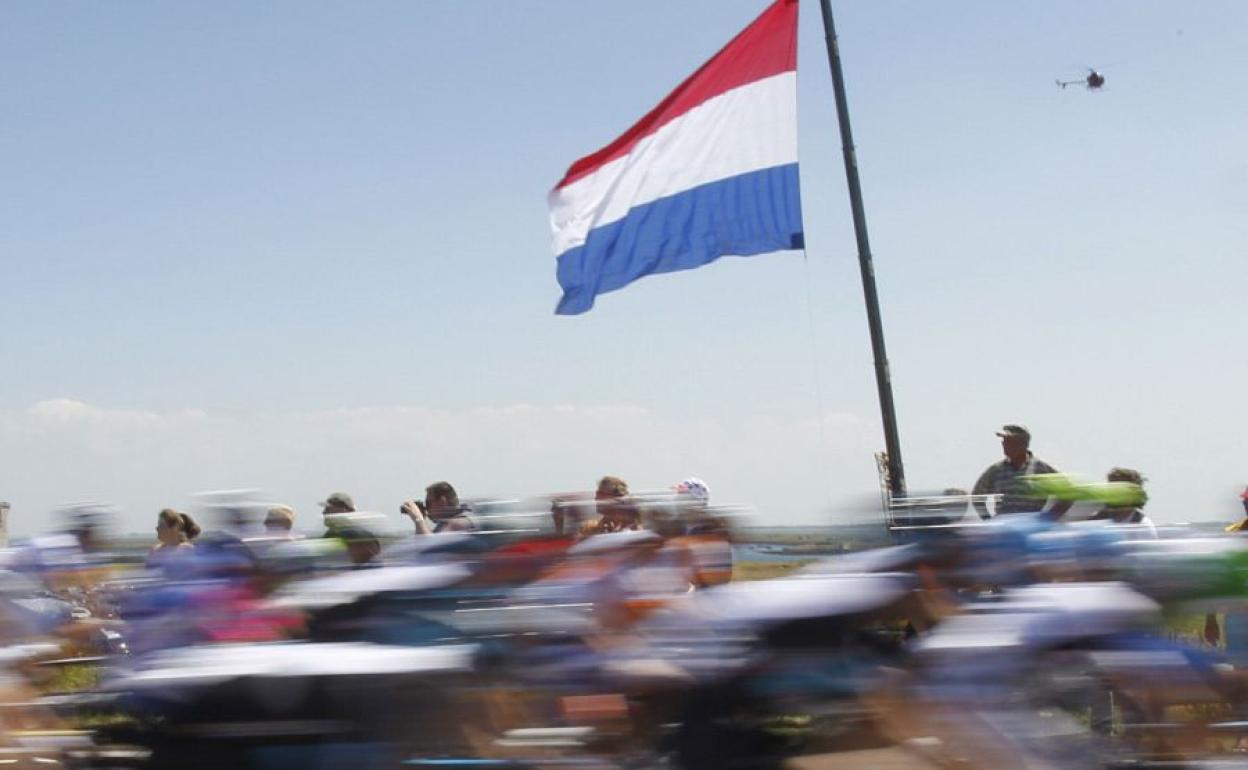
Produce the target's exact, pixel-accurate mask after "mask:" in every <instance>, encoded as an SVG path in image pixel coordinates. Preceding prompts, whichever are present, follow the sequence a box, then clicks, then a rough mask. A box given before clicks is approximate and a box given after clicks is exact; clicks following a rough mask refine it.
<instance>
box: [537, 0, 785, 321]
mask: <svg viewBox="0 0 1248 770" xmlns="http://www.w3.org/2000/svg"><path fill="white" fill-rule="evenodd" d="M549 202H550V224H551V231H552V236H553V242H554V250H555V254H556V255H558V270H557V274H558V278H559V285H560V286H561V287H562V288H563V298H562V299H561V300H560V301H559V306H558V307H557V308H556V309H555V312H556V313H560V314H564V315H575V314H577V313H584V312H585V311H587V310H589V309H590V308H591V307H593V305H594V298H595V297H596V296H598V295H599V294H605V293H606V292H609V291H615V290H616V289H619V288H622V287H624V286H626V285H628V284H629V283H632V282H633V281H635V280H637V279H638V278H640V277H642V276H645V275H652V274H655V273H670V272H673V271H675V270H688V269H690V268H694V267H699V266H701V265H705V264H708V263H710V262H713V261H715V260H716V259H718V258H719V257H721V256H724V255H730V254H731V255H738V256H750V255H754V254H763V253H766V252H771V251H779V250H782V249H800V248H802V246H803V237H802V211H801V198H800V193H799V189H798V175H797V0H776V2H775V3H773V4H772V5H771V6H770V7H768V8H767V10H765V11H764V12H763V13H762V15H761V16H759V17H758V18H757V19H756V20H755V21H754V22H753V23H752V24H750V26H748V27H746V28H745V30H743V31H742V32H741V33H740V34H739V35H737V36H736V37H735V38H733V40H732V41H731V42H730V43H728V45H726V46H725V47H724V48H723V50H721V51H720V52H719V53H717V54H716V55H715V56H714V57H712V58H711V60H710V61H708V62H707V63H706V64H703V65H702V67H701V68H700V69H699V70H698V71H697V72H695V73H694V74H693V75H692V76H691V77H689V79H688V80H686V81H685V82H684V83H681V84H680V86H679V87H677V88H676V90H675V91H673V92H672V93H671V94H670V95H668V97H667V98H666V99H664V100H663V101H662V102H661V103H660V104H659V106H657V107H655V108H654V109H653V110H651V111H650V113H649V114H648V115H646V116H645V117H644V118H642V119H641V120H640V121H638V122H637V124H636V125H634V126H633V127H632V128H630V129H629V130H628V131H626V132H624V134H623V135H622V136H620V137H619V138H618V139H616V140H615V141H614V142H612V143H611V144H609V145H607V146H606V147H603V148H602V149H601V150H599V151H597V152H595V153H594V154H592V155H588V156H586V157H584V158H581V159H580V160H578V161H577V162H575V163H573V164H572V166H571V167H570V168H569V169H568V171H567V173H566V174H565V175H564V177H563V179H562V180H561V181H560V182H559V184H558V185H556V186H555V189H554V190H552V191H551V193H550V199H549Z"/></svg>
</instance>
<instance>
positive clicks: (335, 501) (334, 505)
mask: <svg viewBox="0 0 1248 770" xmlns="http://www.w3.org/2000/svg"><path fill="white" fill-rule="evenodd" d="M318 505H320V506H321V515H322V516H324V517H325V535H324V536H325V537H335V534H334V528H335V526H336V525H335V523H334V522H335V521H336V518H337V517H338V514H343V513H355V501H354V500H352V499H351V495H348V494H347V493H346V492H335V493H333V494H332V495H330V496H329V497H327V498H325V500H324V501H322V502H320V503H318Z"/></svg>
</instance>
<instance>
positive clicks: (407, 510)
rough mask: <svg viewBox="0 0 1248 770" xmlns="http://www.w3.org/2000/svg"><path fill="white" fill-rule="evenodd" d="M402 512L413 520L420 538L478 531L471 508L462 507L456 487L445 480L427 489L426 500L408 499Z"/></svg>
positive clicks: (400, 510)
mask: <svg viewBox="0 0 1248 770" xmlns="http://www.w3.org/2000/svg"><path fill="white" fill-rule="evenodd" d="M399 513H402V514H403V515H404V516H406V517H408V518H409V519H411V520H412V523H413V524H415V525H416V534H417V535H437V534H440V533H442V532H473V531H475V530H476V528H477V524H476V522H475V521H473V520H472V516H471V515H470V509H469V508H468V506H466V505H461V504H460V502H459V495H458V494H457V493H456V492H455V487H453V486H451V485H450V484H449V483H448V482H445V481H439V482H437V483H435V484H430V485H429V486H427V487H425V499H424V501H423V502H422V501H420V500H408V501H407V502H405V503H403V505H401V506H399Z"/></svg>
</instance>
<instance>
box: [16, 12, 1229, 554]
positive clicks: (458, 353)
mask: <svg viewBox="0 0 1248 770" xmlns="http://www.w3.org/2000/svg"><path fill="white" fill-rule="evenodd" d="M763 5H764V4H763V3H762V2H759V1H758V0H681V1H680V2H670V0H667V1H663V2H660V1H659V0H637V2H632V3H606V2H563V1H559V0H541V1H537V0H534V1H533V2H484V1H482V2H473V1H471V0H460V1H458V2H453V3H446V2H443V3H435V2H414V1H413V2H375V3H367V4H357V3H322V2H311V3H308V2H299V3H295V2H275V3H266V4H262V5H257V4H254V3H244V2H213V3H176V4H175V3H155V2H134V3H126V4H99V3H85V2H79V3H36V2H14V3H6V4H4V5H3V6H0V99H3V103H4V105H5V107H4V111H5V118H4V120H2V121H0V167H2V168H3V169H4V173H3V175H0V286H2V287H3V298H4V306H3V319H4V320H3V327H0V328H3V332H2V333H0V355H2V356H3V359H4V361H5V362H6V366H5V369H6V375H5V379H4V387H3V388H0V443H2V444H3V446H2V447H0V499H6V498H7V499H9V500H10V501H11V502H12V503H13V506H14V517H15V522H14V526H15V528H16V529H17V530H18V531H19V532H20V531H31V530H35V529H39V528H42V527H43V526H46V525H47V524H48V523H49V522H50V521H51V519H50V518H49V516H48V511H49V510H51V509H52V508H53V507H54V506H55V505H56V504H57V503H58V502H61V501H64V500H71V499H107V500H111V501H113V502H116V503H118V504H119V505H121V506H122V507H123V508H124V510H125V511H126V519H125V521H124V522H123V524H124V525H125V526H126V527H127V528H132V529H146V528H147V526H148V523H149V521H150V520H151V519H152V518H153V517H154V515H155V511H156V510H158V509H159V508H160V507H162V506H164V505H169V504H173V505H183V504H186V502H187V500H188V496H189V494H190V493H192V492H194V491H197V490H202V489H213V488H223V487H246V486H258V487H264V488H265V489H267V490H269V491H270V493H271V494H272V495H273V496H275V497H277V498H281V499H284V500H288V501H289V502H291V503H292V504H294V505H295V506H296V507H297V508H299V509H300V510H301V511H302V512H303V513H304V515H305V516H306V518H301V521H303V523H304V524H307V525H308V527H309V528H312V527H313V524H312V521H313V520H314V518H315V517H314V516H312V515H311V514H312V513H313V511H314V507H313V505H312V504H313V502H314V501H315V500H318V499H321V498H322V497H323V496H324V495H325V494H326V493H328V492H330V491H333V490H336V489H346V490H348V491H351V492H352V493H353V494H355V496H356V497H357V499H359V500H360V501H361V503H362V504H363V505H365V506H368V507H374V508H377V509H379V510H383V511H385V512H387V513H390V514H393V512H394V508H395V507H396V506H397V504H398V502H399V500H400V499H402V498H403V497H405V496H409V495H411V494H414V493H415V492H416V491H418V490H420V489H422V488H423V487H424V486H425V485H426V484H427V483H429V482H431V481H434V480H437V479H440V478H448V479H450V480H451V481H453V482H454V483H456V484H457V486H459V487H460V488H461V491H462V492H464V493H465V494H530V493H537V492H543V491H554V490H564V489H577V488H586V487H589V486H591V485H592V483H593V482H594V480H595V479H596V478H597V477H598V476H600V475H602V474H604V473H614V474H618V475H621V476H624V477H625V478H627V479H629V480H630V481H631V482H632V483H633V484H634V486H636V487H640V488H654V487H661V486H666V485H668V484H671V483H674V482H675V481H678V480H679V479H680V478H683V477H685V476H688V475H695V474H696V475H700V476H703V477H704V478H706V480H707V482H708V483H709V484H710V485H711V487H712V490H713V491H714V493H715V498H716V499H717V500H719V501H721V502H735V503H743V504H750V505H754V506H755V507H756V508H757V510H758V517H759V519H760V520H761V521H765V522H771V523H791V524H810V523H819V522H824V521H833V520H844V519H847V518H851V517H854V516H855V515H867V514H869V513H870V510H869V508H868V507H864V506H865V505H866V504H867V503H868V502H869V501H870V499H871V495H872V494H873V491H874V485H875V471H874V465H873V461H872V459H871V452H872V451H874V450H875V449H878V448H881V445H882V438H881V434H880V429H879V426H878V407H877V405H876V401H875V390H874V382H873V379H872V369H871V358H870V349H869V345H868V340H867V334H866V322H865V314H864V311H863V306H862V297H861V288H860V284H859V278H858V274H857V263H856V255H855V247H854V239H853V233H852V228H851V224H850V219H849V210H848V204H847V200H846V193H845V184H844V175H843V169H842V166H841V161H840V144H839V137H838V135H837V130H836V118H835V112H834V108H833V104H832V93H831V83H830V78H829V76H828V74H827V62H826V59H825V57H824V50H823V45H822V28H821V25H820V23H819V12H818V4H817V3H815V2H813V1H812V0H805V2H804V3H803V9H802V15H803V18H802V20H801V33H800V34H801V37H800V49H799V79H800V84H799V114H800V121H801V125H800V144H801V159H802V160H801V163H802V194H803V202H804V216H805V223H806V230H807V239H806V240H807V244H808V250H807V252H806V254H804V255H803V254H801V253H784V254H776V255H771V256H765V257H757V258H749V259H724V260H721V261H720V262H718V263H716V264H714V265H712V266H710V267H708V268H704V269H701V270H697V271H692V272H688V273H682V274H675V275H668V276H662V277H658V278H652V279H647V280H644V281H642V282H640V283H638V284H635V285H634V286H632V287H629V288H627V289H625V290H623V291H621V292H618V293H615V294H612V295H608V296H606V297H603V298H601V299H600V301H599V303H598V306H597V307H596V308H595V309H594V310H593V311H592V312H590V313H589V314H587V315H585V316H580V317H575V318H564V317H556V316H554V315H553V313H552V311H553V308H554V304H555V302H556V300H557V298H558V287H557V285H556V283H555V280H554V259H553V256H552V255H551V253H550V248H549V242H548V232H547V225H546V215H545V195H546V192H547V190H548V189H549V188H550V187H551V185H553V183H554V182H555V181H556V180H557V179H558V178H559V177H560V176H561V174H562V172H563V170H564V169H565V168H566V166H567V165H568V164H569V163H570V162H571V161H573V160H575V159H576V158H577V157H580V156H581V155H584V154H586V153H588V152H590V151H592V150H594V149H596V148H597V147H599V146H601V145H603V144H605V143H607V142H608V141H609V140H610V139H612V138H614V136H615V135H616V134H618V133H619V132H621V131H622V130H623V129H624V128H626V127H627V126H628V125H630V124H631V123H632V122H633V121H634V120H635V119H636V118H638V117H639V116H640V115H641V114H643V113H644V112H646V111H647V110H648V109H649V108H650V107H651V106H653V104H654V103H655V102H657V101H658V100H659V99H660V98H661V97H662V96H663V95H664V94H665V93H666V92H667V91H668V90H670V88H672V87H673V86H674V85H675V84H676V83H678V82H679V81H680V80H681V79H683V78H684V77H685V76H686V75H687V74H688V73H689V72H691V71H692V70H693V69H694V68H695V67H696V66H697V65H698V64H700V63H701V62H702V61H703V60H705V59H706V58H707V57H709V56H710V55H711V54H712V53H713V52H714V51H715V50H717V49H718V48H719V47H720V46H721V45H723V43H725V42H726V41H727V40H728V39H729V38H730V37H731V36H732V35H733V34H735V33H736V31H738V30H739V29H740V28H741V27H743V26H744V25H745V24H746V23H748V22H749V21H750V20H751V19H752V18H753V17H754V16H755V15H756V14H757V13H758V12H759V11H760V10H761V9H762V7H763ZM834 7H835V10H836V13H837V25H838V31H839V33H840V36H841V43H842V54H843V57H844V64H845V69H846V76H847V81H848V88H849V97H850V105H851V110H852V113H853V121H854V131H855V138H856V139H857V144H858V151H859V161H860V168H861V171H862V175H863V187H864V191H865V195H866V206H867V217H868V222H869V225H870V229H871V240H872V246H873V251H874V253H875V257H876V267H877V275H878V279H879V284H880V286H879V288H880V297H881V303H882V306H883V313H884V321H885V324H886V334H887V339H888V344H889V354H890V359H891V363H892V367H893V374H894V380H895V382H894V386H895V390H896V395H897V405H898V413H899V418H900V423H901V439H902V444H903V454H904V457H905V460H906V464H907V473H908V476H909V478H910V481H911V485H912V487H918V488H943V487H946V486H951V485H956V486H969V485H970V484H971V483H972V482H973V480H974V478H975V477H976V475H977V474H978V473H979V471H980V470H982V468H983V467H984V466H986V465H987V464H988V463H989V462H991V461H992V460H994V459H995V457H996V456H997V454H998V446H997V442H996V439H995V438H994V437H993V435H992V432H993V430H995V429H996V428H997V427H998V426H999V425H1000V424H1002V423H1003V422H1024V423H1027V424H1028V425H1030V427H1031V428H1032V430H1033V433H1034V434H1035V436H1036V438H1035V449H1036V451H1037V454H1039V455H1041V456H1042V457H1044V458H1045V459H1047V460H1049V461H1050V462H1052V463H1053V464H1054V465H1057V466H1058V467H1060V468H1062V469H1064V470H1066V469H1068V470H1074V471H1082V472H1086V473H1089V474H1100V473H1103V472H1104V471H1105V470H1106V469H1107V468H1108V467H1110V466H1112V465H1116V464H1124V465H1134V466H1137V467H1139V468H1140V469H1141V470H1143V471H1144V473H1145V474H1146V475H1148V476H1149V477H1150V480H1151V481H1150V489H1151V491H1152V495H1153V499H1152V502H1151V504H1150V510H1151V512H1152V513H1153V514H1154V516H1155V517H1156V518H1158V519H1159V520H1163V521H1164V520H1174V521H1178V520H1185V519H1192V518H1227V519H1229V518H1230V517H1231V516H1232V515H1233V513H1234V511H1235V509H1236V506H1235V500H1234V493H1235V492H1236V490H1237V486H1242V484H1244V483H1245V482H1248V468H1246V467H1245V461H1244V457H1243V443H1242V441H1241V440H1240V436H1241V434H1242V432H1243V428H1244V423H1245V418H1244V416H1243V408H1242V400H1243V393H1244V390H1245V384H1246V383H1248V362H1246V360H1245V358H1244V356H1243V355H1242V346H1243V335H1244V330H1245V328H1246V324H1245V322H1244V320H1243V319H1242V312H1241V301H1240V296H1241V294H1242V291H1243V286H1244V284H1245V278H1248V275H1246V273H1248V270H1246V269H1245V266H1244V265H1245V262H1244V252H1245V244H1246V243H1248V220H1246V219H1245V217H1244V212H1245V211H1248V150H1245V149H1244V141H1243V138H1244V127H1245V126H1246V125H1248V102H1245V101H1244V100H1243V99H1241V98H1239V96H1238V95H1239V94H1240V93H1242V91H1243V86H1244V82H1243V81H1244V77H1245V75H1246V74H1248V54H1245V53H1244V48H1243V45H1242V39H1241V37H1242V36H1241V35H1240V34H1239V31H1240V30H1242V29H1243V28H1244V26H1245V22H1248V7H1245V6H1244V5H1243V4H1241V3H1236V2H1203V3H1199V4H1180V3H1160V2H1157V3H1149V2H1099V3H1092V4H1087V3H1067V2H1059V3H1047V4H1043V5H1037V4H1015V3H997V2H986V1H985V2H960V3H957V4H932V3H922V2H917V1H916V2H900V1H894V0H882V1H880V2H873V3H834ZM1084 66H1096V67H1101V68H1103V69H1104V71H1105V74H1106V75H1107V77H1108V84H1107V87H1106V89H1105V90H1104V91H1103V92H1102V93H1096V94H1091V93H1088V92H1086V91H1083V90H1080V89H1067V90H1065V91H1062V90H1060V89H1058V88H1056V87H1055V86H1054V84H1053V81H1054V79H1055V78H1058V77H1061V78H1064V79H1069V78H1074V77H1079V76H1081V68H1082V67H1084ZM392 518H395V519H396V521H395V524H396V526H397V517H395V516H392Z"/></svg>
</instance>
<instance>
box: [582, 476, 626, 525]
mask: <svg viewBox="0 0 1248 770" xmlns="http://www.w3.org/2000/svg"><path fill="white" fill-rule="evenodd" d="M594 503H595V504H596V506H597V513H598V519H597V520H596V521H591V522H588V523H587V524H585V525H583V526H582V528H581V531H582V534H598V533H603V532H622V531H624V530H633V529H641V511H640V510H638V508H637V504H636V503H635V502H634V501H633V499H632V498H631V497H630V496H629V494H628V484H627V483H625V482H624V480H623V479H620V478H617V477H615V476H603V477H602V478H601V479H599V481H598V489H597V490H596V491H595V492H594Z"/></svg>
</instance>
